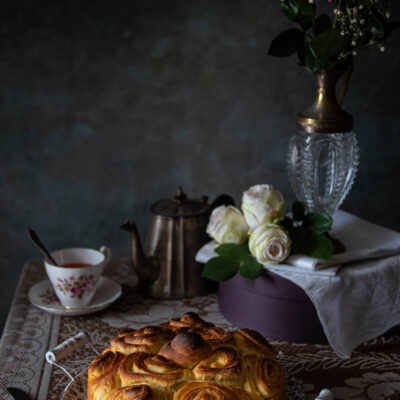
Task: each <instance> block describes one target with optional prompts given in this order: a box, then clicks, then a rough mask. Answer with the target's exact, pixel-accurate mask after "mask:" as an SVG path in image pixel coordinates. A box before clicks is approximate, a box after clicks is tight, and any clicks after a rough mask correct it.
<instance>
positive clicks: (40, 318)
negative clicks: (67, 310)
mask: <svg viewBox="0 0 400 400" xmlns="http://www.w3.org/2000/svg"><path fill="white" fill-rule="evenodd" d="M106 275H108V276H109V277H111V278H112V279H114V280H116V281H118V282H120V283H121V284H122V286H123V295H122V297H121V298H120V299H119V300H118V301H117V302H116V303H115V304H114V305H112V306H111V307H110V308H108V309H107V310H104V311H100V312H98V313H95V314H91V315H87V316H81V317H60V316H55V315H51V314H47V313H46V312H44V311H41V310H39V309H37V308H35V307H33V306H32V305H31V304H30V303H29V301H28V298H27V293H28V291H29V288H30V287H31V286H32V285H34V284H35V283H37V282H40V281H41V280H43V279H45V275H44V269H43V267H42V266H41V263H39V262H29V263H27V264H26V265H25V267H24V269H23V272H22V275H21V279H20V282H19V285H18V288H17V292H16V295H15V299H14V301H13V304H12V306H11V310H10V313H9V316H8V320H7V323H6V326H5V329H4V332H3V336H2V339H1V342H0V383H2V384H3V385H5V386H16V387H20V388H21V389H24V390H26V391H27V392H29V393H30V394H31V396H32V398H33V399H38V400H44V399H54V400H55V399H59V398H60V395H61V393H62V391H63V389H64V387H65V385H66V384H67V383H68V378H67V377H66V376H65V375H64V373H63V372H62V371H60V370H59V369H58V368H56V367H51V366H50V365H48V364H46V363H45V358H44V355H45V352H46V350H47V349H49V348H51V347H54V346H55V345H56V344H57V343H60V342H62V341H63V340H65V339H67V338H69V337H71V336H73V335H75V334H77V333H78V332H80V331H87V332H88V333H89V334H90V336H91V339H92V342H93V344H94V347H95V348H97V349H98V350H99V351H100V350H102V349H104V347H105V346H106V344H107V340H108V339H110V338H111V337H112V336H113V335H115V334H116V333H117V332H118V331H119V330H120V329H121V328H126V327H131V328H138V327H142V326H144V325H150V324H159V323H161V322H164V321H166V320H168V319H170V318H172V317H176V316H179V315H181V314H183V313H185V312H188V311H195V312H197V313H199V315H200V316H201V317H202V318H205V319H206V320H209V321H212V322H214V323H215V324H217V325H219V326H221V327H223V328H230V327H232V326H231V324H229V322H228V321H226V320H225V319H224V318H223V317H222V315H221V314H220V312H219V309H218V300H217V296H216V295H215V294H213V295H210V296H205V297H198V298H193V299H185V300H171V301H160V300H152V299H143V298H142V297H141V296H140V295H138V294H137V293H136V291H135V284H136V280H135V276H134V274H133V272H132V269H131V267H130V265H129V263H127V262H123V261H113V262H112V263H111V264H110V265H109V266H108V268H107V271H106ZM271 342H272V343H273V344H274V345H275V346H276V347H277V348H278V350H280V351H281V352H282V355H281V356H280V362H281V364H282V365H283V367H284V368H285V369H286V370H287V371H289V372H290V373H291V374H292V375H294V376H295V377H296V378H298V379H299V380H301V381H302V382H303V386H304V389H305V391H306V392H307V395H308V397H309V398H310V399H311V398H314V397H315V396H316V395H317V394H318V393H319V391H320V390H321V389H322V388H324V387H327V388H330V389H331V390H332V392H333V393H334V395H335V399H338V400H340V399H343V400H344V399H345V400H395V399H399V398H400V367H399V366H400V329H398V328H397V329H393V330H391V331H390V332H388V333H387V334H386V335H384V336H381V337H380V338H378V339H374V340H371V341H369V342H368V343H365V344H364V345H362V346H359V347H358V348H357V349H356V351H355V352H354V353H353V354H352V358H351V359H349V360H343V359H341V358H339V357H337V356H336V355H335V353H334V352H333V351H332V349H331V348H330V347H329V346H322V345H318V346H310V345H304V344H289V343H283V342H276V341H271ZM92 358H93V353H92V351H91V350H90V348H89V347H85V348H82V349H79V350H78V351H77V352H76V353H74V354H73V355H71V356H70V357H69V358H68V359H67V360H65V362H64V361H63V363H64V365H65V366H66V367H67V368H68V370H69V371H71V372H72V373H73V374H77V373H79V372H80V371H82V370H83V369H85V368H86V367H87V366H88V364H89V362H90V360H91V359H92Z"/></svg>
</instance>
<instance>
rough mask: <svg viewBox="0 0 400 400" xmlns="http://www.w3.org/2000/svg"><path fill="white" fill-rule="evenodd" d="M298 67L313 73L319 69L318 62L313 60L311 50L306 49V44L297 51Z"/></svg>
mask: <svg viewBox="0 0 400 400" xmlns="http://www.w3.org/2000/svg"><path fill="white" fill-rule="evenodd" d="M297 55H298V57H299V61H300V65H301V66H302V67H306V68H307V69H308V70H309V71H310V72H312V73H314V72H316V71H318V70H319V69H320V67H319V64H318V61H317V60H316V59H315V57H314V56H313V54H312V53H311V50H310V49H309V47H308V43H304V44H303V46H302V47H301V48H300V49H299V50H298V51H297Z"/></svg>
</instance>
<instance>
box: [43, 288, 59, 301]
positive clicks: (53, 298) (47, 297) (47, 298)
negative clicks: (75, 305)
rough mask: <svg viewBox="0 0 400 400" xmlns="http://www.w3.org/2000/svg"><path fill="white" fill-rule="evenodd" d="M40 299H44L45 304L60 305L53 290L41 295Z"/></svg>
mask: <svg viewBox="0 0 400 400" xmlns="http://www.w3.org/2000/svg"><path fill="white" fill-rule="evenodd" d="M39 297H40V298H41V299H42V303H43V304H52V303H54V302H56V303H59V302H60V300H59V299H58V297H57V295H56V294H55V293H54V292H53V290H46V291H45V292H43V293H40V294H39Z"/></svg>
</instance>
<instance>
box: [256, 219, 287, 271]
mask: <svg viewBox="0 0 400 400" xmlns="http://www.w3.org/2000/svg"><path fill="white" fill-rule="evenodd" d="M290 247H291V240H290V237H289V235H288V234H287V233H286V231H285V230H284V229H283V228H281V227H280V226H279V225H272V224H269V225H263V226H259V227H258V228H256V229H254V231H253V232H252V233H251V235H250V239H249V249H250V252H251V254H252V255H253V256H254V257H255V258H256V259H257V261H258V262H259V263H261V264H279V263H281V262H282V261H284V260H285V259H286V258H287V257H288V256H289V254H290Z"/></svg>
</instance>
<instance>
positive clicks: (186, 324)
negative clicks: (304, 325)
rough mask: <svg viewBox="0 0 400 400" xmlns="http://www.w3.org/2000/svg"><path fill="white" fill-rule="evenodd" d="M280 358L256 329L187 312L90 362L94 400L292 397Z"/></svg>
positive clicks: (130, 336) (119, 340)
mask: <svg viewBox="0 0 400 400" xmlns="http://www.w3.org/2000/svg"><path fill="white" fill-rule="evenodd" d="M275 356H276V351H275V349H274V348H273V347H272V346H271V345H270V344H269V343H268V342H267V341H266V340H265V339H264V338H263V337H262V336H261V335H260V334H259V333H258V332H256V331H252V330H250V329H242V330H240V331H238V332H237V331H235V332H227V331H225V330H224V329H221V328H218V327H215V326H214V325H213V324H211V323H208V322H206V321H204V320H202V319H201V318H200V317H199V316H198V315H197V314H194V313H187V314H185V315H183V316H182V317H181V318H174V319H172V320H171V321H170V322H168V323H164V324H161V325H160V326H149V327H144V328H142V329H139V330H124V331H122V332H120V333H119V334H118V335H117V336H116V337H115V338H114V339H112V340H111V341H110V346H109V347H108V348H107V349H105V350H104V351H103V353H102V354H101V355H100V356H98V357H97V358H96V359H94V360H93V361H92V363H91V364H90V366H89V370H88V400H239V399H241V400H263V399H266V400H286V399H287V397H286V394H285V392H286V383H285V374H284V372H283V370H282V368H281V367H280V365H279V364H278V362H277V361H276V358H275Z"/></svg>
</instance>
